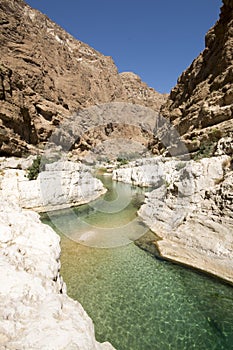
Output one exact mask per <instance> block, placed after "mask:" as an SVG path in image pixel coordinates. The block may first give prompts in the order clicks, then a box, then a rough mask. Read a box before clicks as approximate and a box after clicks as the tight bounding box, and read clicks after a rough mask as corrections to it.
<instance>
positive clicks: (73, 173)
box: [1, 161, 105, 212]
mask: <svg viewBox="0 0 233 350" xmlns="http://www.w3.org/2000/svg"><path fill="white" fill-rule="evenodd" d="M3 173H4V176H3V177H2V179H1V188H2V190H3V192H4V195H5V196H6V197H7V198H8V199H10V200H11V201H12V202H13V203H17V204H18V205H19V206H20V207H22V208H33V209H34V210H38V211H41V212H42V211H49V210H55V209H61V208H65V207H70V206H74V205H79V204H83V203H87V202H89V201H91V200H94V199H96V198H97V197H99V196H100V195H101V194H103V193H104V192H105V189H104V188H103V185H102V183H101V181H99V180H98V179H96V178H94V177H93V176H92V175H91V173H90V169H89V168H88V167H87V166H85V165H83V164H81V163H74V162H70V161H59V162H55V163H52V164H46V166H45V171H42V172H41V173H39V176H38V178H37V179H36V180H31V181H29V180H28V178H27V177H26V174H27V173H26V171H25V170H19V169H4V170H3Z"/></svg>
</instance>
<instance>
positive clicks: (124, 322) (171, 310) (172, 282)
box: [43, 180, 233, 350]
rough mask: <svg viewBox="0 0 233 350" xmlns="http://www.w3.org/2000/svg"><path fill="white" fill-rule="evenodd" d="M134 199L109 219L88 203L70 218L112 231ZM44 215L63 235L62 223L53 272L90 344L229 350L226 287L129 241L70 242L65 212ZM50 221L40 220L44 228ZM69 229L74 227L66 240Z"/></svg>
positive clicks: (231, 315)
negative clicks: (80, 316)
mask: <svg viewBox="0 0 233 350" xmlns="http://www.w3.org/2000/svg"><path fill="white" fill-rule="evenodd" d="M110 185H111V181H110V180H108V186H109V187H110ZM114 186H118V184H114ZM121 186H122V185H121ZM134 193H135V192H134ZM131 195H132V193H131ZM106 196H107V197H106ZM106 196H105V198H107V199H106V200H109V201H110V202H111V201H114V200H115V199H116V198H115V195H114V191H113V192H111V191H110V192H109V193H108V194H107V195H106ZM114 198H115V199H114ZM138 198H139V197H138V193H137V194H136V199H135V197H133V200H132V202H130V203H129V204H128V205H127V206H126V207H125V209H123V210H122V211H120V212H119V211H117V212H116V213H115V214H113V213H112V214H109V215H110V218H111V219H107V217H108V215H107V214H106V213H103V212H101V211H96V208H94V209H93V207H91V208H90V206H81V207H79V208H76V209H75V213H76V215H78V216H79V215H80V216H82V217H83V219H82V220H84V221H85V220H87V221H89V222H91V224H92V225H95V226H97V227H98V226H99V227H101V226H103V225H104V226H105V228H106V227H108V226H111V223H112V226H113V227H116V226H117V221H118V220H120V222H121V216H122V220H123V222H124V220H126V222H128V221H134V218H135V216H136V210H137V208H138V206H139V205H140V200H141V199H139V200H138ZM95 205H96V204H94V206H95ZM71 213H72V214H71V217H72V216H73V212H72V211H71ZM92 214H93V215H94V216H92ZM103 215H104V216H105V219H104V218H103ZM85 217H86V219H85ZM52 218H53V219H54V218H59V220H62V221H63V223H64V225H63V227H62V228H63V230H64V229H65V227H66V224H67V227H68V231H69V232H68V234H67V233H66V232H65V231H63V233H61V232H60V235H61V247H62V255H61V263H62V270H61V273H62V276H63V278H64V280H65V281H66V283H67V287H68V294H69V295H70V296H71V297H72V298H74V299H77V300H79V301H80V302H81V304H82V305H83V306H84V308H85V310H86V311H87V312H88V314H89V315H90V316H91V318H92V319H93V321H94V324H95V330H96V338H97V340H99V341H101V342H102V341H106V340H108V341H110V342H111V343H112V344H113V345H114V346H115V348H116V349H117V350H169V349H172V350H186V349H187V350H192V349H195V350H215V349H216V350H232V349H233V288H232V287H230V286H228V285H225V284H223V283H220V282H219V281H217V280H215V279H213V278H209V277H207V276H204V275H202V274H199V273H196V272H194V271H192V270H189V269H186V268H182V267H180V266H178V265H174V264H171V263H169V262H164V261H161V260H157V259H156V258H154V257H152V256H151V255H150V254H148V253H146V252H144V251H143V250H141V249H140V248H138V247H137V246H136V245H135V244H134V243H129V244H127V245H125V244H123V245H121V246H119V245H120V244H119V245H118V246H117V247H115V248H108V249H106V248H105V249H103V248H98V247H97V248H96V247H90V246H87V245H83V244H80V243H77V242H76V241H74V240H73V237H72V234H71V232H70V231H71V227H73V228H74V227H75V224H74V222H73V223H72V225H69V210H65V211H59V212H54V213H53V214H52ZM127 218H128V221H127ZM53 219H52V220H51V217H50V218H46V216H44V217H43V221H44V222H47V223H49V224H50V225H52V226H54V222H53V221H54V220H53ZM55 221H56V220H55ZM118 225H119V223H118ZM135 227H136V228H137V225H136V226H135ZM77 230H79V227H77V225H76V227H75V229H74V237H75V235H76V233H75V232H76V231H77ZM58 231H61V230H58ZM64 232H65V235H64ZM136 236H137V234H136ZM70 237H71V238H72V239H70ZM120 242H121V243H122V242H123V243H124V242H125V241H124V240H123V241H122V238H120Z"/></svg>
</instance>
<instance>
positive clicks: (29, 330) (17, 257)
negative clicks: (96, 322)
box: [0, 199, 113, 350]
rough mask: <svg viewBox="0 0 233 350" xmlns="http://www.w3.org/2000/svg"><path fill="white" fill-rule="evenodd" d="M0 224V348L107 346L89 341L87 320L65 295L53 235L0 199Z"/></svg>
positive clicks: (90, 327) (42, 349) (85, 349)
mask: <svg viewBox="0 0 233 350" xmlns="http://www.w3.org/2000/svg"><path fill="white" fill-rule="evenodd" d="M0 227H1V234H0V247H1V249H0V274H1V285H0V314H1V319H0V349H6V350H7V349H9V350H10V349H11V350H13V349H15V350H16V349H18V350H23V349H30V350H46V349H50V350H52V349H54V350H55V349H56V350H59V349H60V350H62V349H74V350H75V349H77V350H78V349H83V350H101V349H106V350H107V349H109V350H110V349H113V347H112V346H111V345H110V344H109V343H103V344H100V343H98V342H97V341H96V340H95V336H94V326H93V323H92V321H91V319H90V318H89V317H88V315H87V314H86V312H85V311H84V309H83V308H82V306H81V305H80V304H79V303H78V302H76V301H74V300H72V299H71V298H69V297H68V296H67V295H66V286H65V284H64V282H63V280H62V278H61V276H60V274H59V270H60V261H59V256H60V247H59V237H58V235H57V234H55V232H54V231H53V230H52V229H51V228H50V227H49V226H47V225H44V224H42V223H41V222H40V219H39V215H38V214H36V213H34V212H32V211H28V210H22V209H20V208H19V207H17V206H16V205H12V203H10V202H9V201H7V200H3V199H2V200H1V204H0ZM42 256H43V259H41V257H42Z"/></svg>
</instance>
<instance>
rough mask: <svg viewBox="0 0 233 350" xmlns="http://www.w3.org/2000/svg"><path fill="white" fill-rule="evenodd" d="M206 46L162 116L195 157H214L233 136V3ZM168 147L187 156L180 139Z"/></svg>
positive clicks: (228, 2)
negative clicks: (199, 154) (218, 146)
mask: <svg viewBox="0 0 233 350" xmlns="http://www.w3.org/2000/svg"><path fill="white" fill-rule="evenodd" d="M205 46H206V47H205V49H204V51H203V52H202V53H201V54H200V55H199V56H198V57H197V58H196V59H195V60H194V61H193V63H192V64H191V66H190V67H189V68H188V69H187V70H186V71H185V72H183V73H182V75H181V76H180V77H179V79H178V82H177V85H176V86H175V87H174V88H173V89H172V91H171V93H170V95H169V98H168V100H167V102H166V103H165V104H164V105H163V106H162V108H161V114H162V116H164V117H165V118H167V119H168V120H169V121H170V123H171V124H173V125H174V126H175V128H176V130H177V131H178V133H179V135H181V140H182V141H183V143H184V146H185V149H186V150H187V151H189V152H191V153H195V152H196V151H199V152H200V149H201V151H202V153H204V154H206V155H211V154H212V152H213V151H214V147H215V145H216V142H217V141H218V140H219V139H220V138H221V137H223V136H226V135H228V136H230V135H232V133H233V122H232V118H233V117H232V115H233V113H232V112H233V86H232V80H233V2H232V0H223V6H222V8H221V14H220V18H219V20H218V21H217V23H216V24H215V25H214V26H213V27H212V28H211V29H210V30H209V32H208V33H207V35H206V38H205ZM164 129H166V128H164ZM166 133H167V131H166V130H164V133H163V136H161V137H160V142H161V143H163V139H164V140H166ZM164 143H165V144H166V145H169V147H168V151H170V153H171V154H172V155H176V154H180V153H182V152H184V147H181V144H180V143H179V141H178V137H175V138H174V139H173V140H172V139H171V138H170V144H169V142H167V140H166V141H165V142H164ZM161 148H163V146H162V145H161Z"/></svg>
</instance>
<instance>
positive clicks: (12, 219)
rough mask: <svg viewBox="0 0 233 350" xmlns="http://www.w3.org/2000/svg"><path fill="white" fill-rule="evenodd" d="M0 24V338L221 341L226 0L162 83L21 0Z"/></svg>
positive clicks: (231, 62) (230, 17) (226, 281)
mask: <svg viewBox="0 0 233 350" xmlns="http://www.w3.org/2000/svg"><path fill="white" fill-rule="evenodd" d="M0 26H1V33H0V43H1V58H0V193H1V204H0V275H1V285H0V301H1V305H0V349H2V350H4V349H5V350H10V349H11V350H16V349H17V350H23V349H30V350H62V349H68V350H73V349H77V350H78V349H82V350H95V349H96V350H97V349H106V350H107V349H114V348H116V349H118V350H129V349H133V350H146V349H148V350H149V349H153V350H154V349H158V350H168V349H172V350H185V349H193V348H195V349H197V350H203V349H205V350H213V349H217V350H231V347H232V343H233V318H232V315H233V293H232V291H233V289H232V285H233V113H232V111H233V87H232V86H233V85H232V78H233V3H232V0H223V1H222V7H221V10H220V17H219V20H218V21H217V23H216V24H215V25H214V26H213V27H212V28H211V29H210V30H209V31H208V33H207V34H206V38H205V49H204V51H203V52H202V53H201V54H200V55H199V56H198V57H197V58H196V59H195V60H194V61H193V62H192V64H191V65H190V67H188V68H187V70H186V71H184V72H183V73H182V75H181V76H180V77H179V78H178V81H177V85H176V86H175V87H174V88H173V89H172V90H171V92H170V94H169V95H167V94H161V93H159V92H157V91H155V90H154V89H153V88H150V87H149V86H148V85H147V84H146V83H144V82H142V80H141V79H140V77H139V76H138V75H136V74H135V73H132V72H123V73H118V70H117V67H116V65H115V63H114V62H113V59H112V58H111V57H107V56H104V55H103V54H101V53H100V52H98V51H96V50H94V49H93V48H91V47H90V46H88V45H87V44H85V43H83V42H81V41H79V40H77V39H75V38H74V37H72V36H71V35H70V34H68V33H67V32H66V31H65V30H63V29H62V28H61V27H59V26H58V25H57V24H55V23H54V22H52V21H51V20H50V19H49V18H48V17H46V16H45V15H43V14H42V13H40V12H39V11H37V10H35V9H32V8H31V7H30V6H28V5H27V4H26V2H25V1H23V0H2V1H1V3H0ZM84 309H85V310H84ZM90 317H91V318H90Z"/></svg>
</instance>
